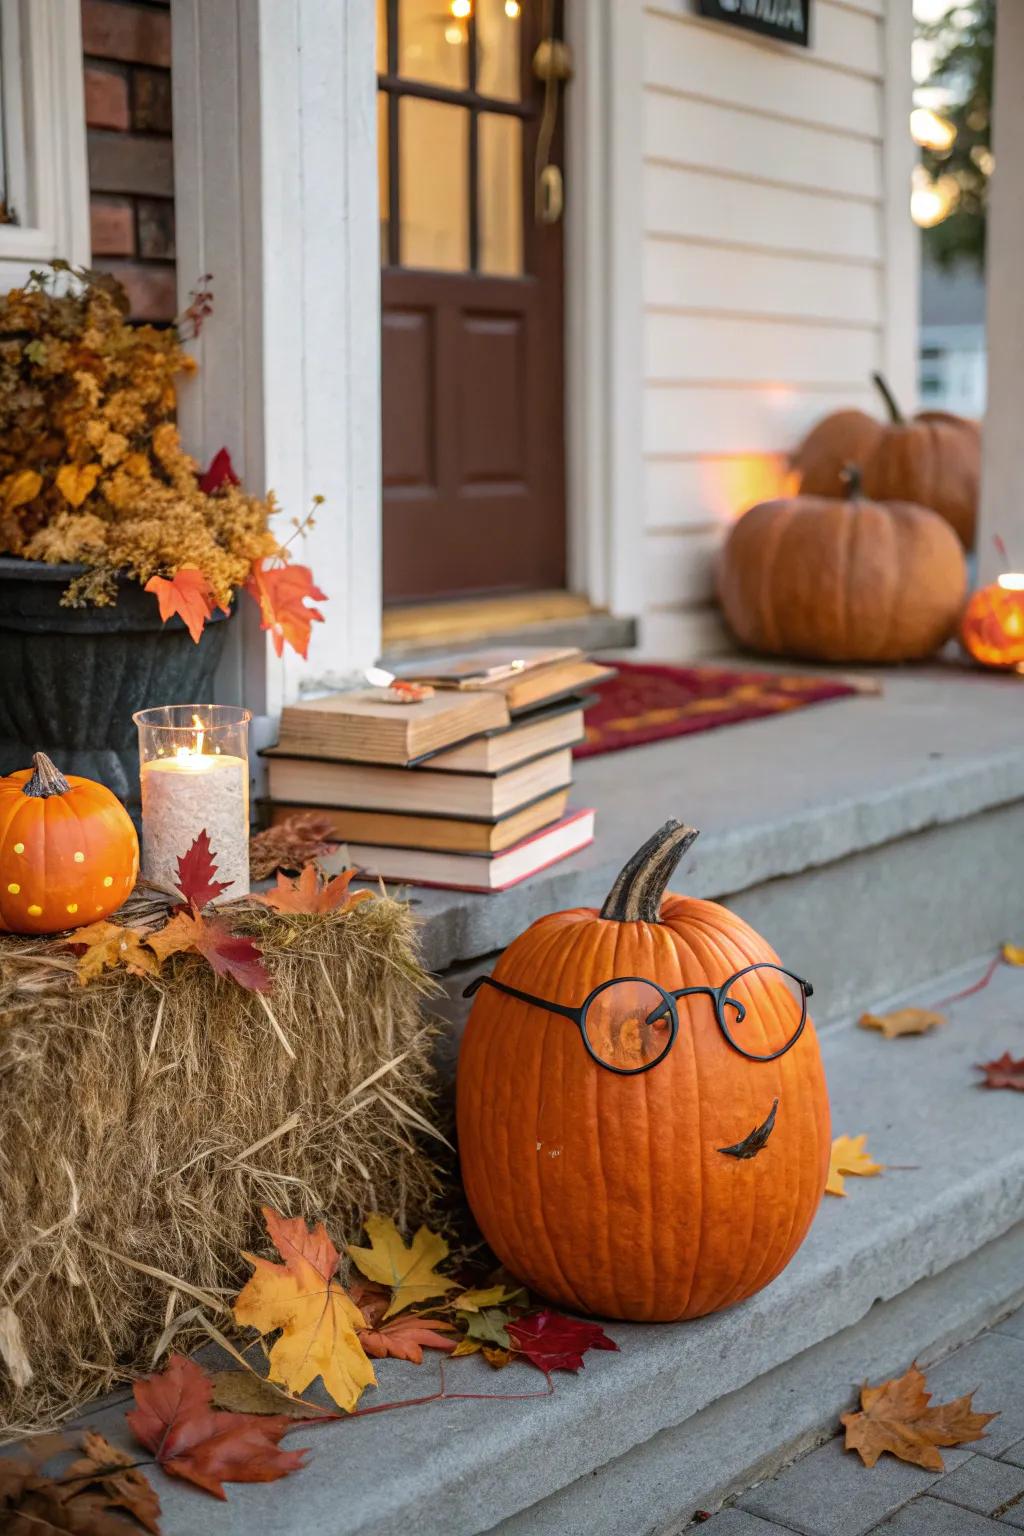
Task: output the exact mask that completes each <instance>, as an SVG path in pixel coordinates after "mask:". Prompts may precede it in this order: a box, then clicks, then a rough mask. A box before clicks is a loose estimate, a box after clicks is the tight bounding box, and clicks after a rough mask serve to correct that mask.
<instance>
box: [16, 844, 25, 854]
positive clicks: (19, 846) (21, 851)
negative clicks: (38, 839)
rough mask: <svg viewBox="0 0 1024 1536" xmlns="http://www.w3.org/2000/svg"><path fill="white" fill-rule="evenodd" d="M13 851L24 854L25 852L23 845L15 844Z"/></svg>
mask: <svg viewBox="0 0 1024 1536" xmlns="http://www.w3.org/2000/svg"><path fill="white" fill-rule="evenodd" d="M14 851H15V853H24V852H25V844H24V843H15V845H14Z"/></svg>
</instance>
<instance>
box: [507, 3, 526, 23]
mask: <svg viewBox="0 0 1024 1536" xmlns="http://www.w3.org/2000/svg"><path fill="white" fill-rule="evenodd" d="M522 12H523V8H522V6H521V5H520V4H519V0H505V15H506V16H507V17H508V19H509V21H518V20H519V17H520V16H521V15H522Z"/></svg>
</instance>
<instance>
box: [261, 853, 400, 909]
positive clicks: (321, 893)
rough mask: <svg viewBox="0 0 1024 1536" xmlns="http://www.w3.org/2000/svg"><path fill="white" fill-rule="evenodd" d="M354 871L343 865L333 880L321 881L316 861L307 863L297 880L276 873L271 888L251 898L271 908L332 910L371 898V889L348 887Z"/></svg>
mask: <svg viewBox="0 0 1024 1536" xmlns="http://www.w3.org/2000/svg"><path fill="white" fill-rule="evenodd" d="M354 874H356V870H355V869H344V870H342V872H341V874H340V875H335V877H334V879H333V880H323V881H321V878H320V874H319V871H318V870H317V867H316V865H315V864H307V865H306V866H305V868H304V869H303V871H302V873H301V875H300V876H299V878H298V879H297V880H290V879H289V878H288V876H287V875H282V874H280V873H279V874H278V877H277V885H276V886H275V887H274V889H273V890H272V891H267V893H266V895H265V896H257V897H255V898H254V899H255V900H256V901H259V902H261V903H262V904H263V906H265V907H272V908H273V910H274V911H275V912H334V911H336V910H337V909H338V908H339V907H341V908H342V909H344V908H345V907H346V906H354V905H355V904H356V902H358V901H366V900H368V899H370V900H372V898H373V892H372V891H355V892H353V891H350V890H349V886H350V885H351V883H352V877H353V875H354Z"/></svg>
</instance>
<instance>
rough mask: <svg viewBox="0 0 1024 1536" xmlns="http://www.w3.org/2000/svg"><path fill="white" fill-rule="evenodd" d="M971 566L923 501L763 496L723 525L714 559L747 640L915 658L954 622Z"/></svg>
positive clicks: (868, 657) (729, 608) (779, 647)
mask: <svg viewBox="0 0 1024 1536" xmlns="http://www.w3.org/2000/svg"><path fill="white" fill-rule="evenodd" d="M966 591H967V567H966V563H965V561H964V556H963V551H962V549H961V547H960V544H959V541H958V540H957V537H956V535H955V534H954V533H953V531H952V529H951V528H950V527H949V525H948V523H945V522H943V520H942V518H940V517H939V516H938V515H937V514H936V513H934V512H929V511H927V510H926V509H925V508H924V507H914V506H909V505H906V504H903V503H899V502H893V503H888V504H882V503H880V502H874V501H868V500H865V499H864V498H863V497H862V496H861V495H860V487H859V484H858V482H857V477H856V475H855V474H852V475H851V479H850V485H849V490H848V492H847V499H845V500H842V501H835V500H832V499H830V498H825V497H820V496H796V497H793V498H791V499H788V500H780V501H765V502H761V503H760V505H758V506H756V507H751V508H750V510H749V511H748V512H746V513H744V515H743V516H742V517H741V518H740V519H739V521H738V522H737V523H736V524H735V525H734V526H733V528H732V530H731V531H730V534H729V537H728V539H727V540H726V542H725V547H724V549H723V551H722V556H721V560H720V563H719V570H718V593H719V598H720V600H721V604H722V610H723V612H724V614H725V618H726V621H727V623H728V625H729V628H730V629H731V630H732V632H733V634H734V635H735V636H736V637H737V639H738V640H739V641H740V642H741V643H742V644H743V645H745V646H748V647H750V649H752V650H755V651H765V652H767V653H768V654H769V655H773V656H797V657H805V658H808V659H811V660H816V661H858V662H869V661H871V662H891V661H915V660H920V659H922V658H923V657H925V656H930V655H932V654H933V652H934V651H935V650H937V649H938V647H939V646H940V645H941V644H942V643H943V641H945V640H947V639H948V638H949V636H950V635H951V634H952V633H953V631H954V629H955V628H956V624H957V620H958V619H959V617H960V612H961V609H962V607H963V603H964V597H965V594H966Z"/></svg>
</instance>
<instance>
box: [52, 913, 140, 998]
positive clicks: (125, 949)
mask: <svg viewBox="0 0 1024 1536" xmlns="http://www.w3.org/2000/svg"><path fill="white" fill-rule="evenodd" d="M144 942H145V935H144V934H143V932H142V930H141V929H139V928H122V927H121V925H120V923H108V922H99V923H90V924H89V925H88V927H86V928H79V930H78V932H77V933H76V934H75V936H74V938H73V939H71V940H69V943H70V944H72V945H73V946H74V947H75V948H76V949H78V950H81V953H80V955H79V957H78V980H79V982H80V983H81V985H82V986H83V987H84V986H85V985H86V984H87V983H88V982H90V981H95V979H96V977H97V976H99V975H100V974H101V973H102V972H103V971H105V970H111V969H113V968H114V967H115V966H118V965H123V966H124V967H125V969H126V970H129V971H131V972H132V974H133V975H134V976H142V975H150V976H155V975H156V973H157V971H158V970H159V968H160V967H159V965H158V963H157V961H156V960H154V958H153V956H152V955H151V954H150V952H149V950H148V949H144V948H143V944H144Z"/></svg>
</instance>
